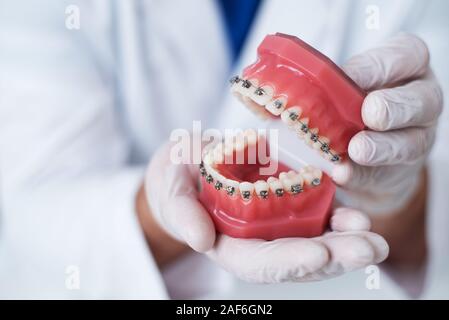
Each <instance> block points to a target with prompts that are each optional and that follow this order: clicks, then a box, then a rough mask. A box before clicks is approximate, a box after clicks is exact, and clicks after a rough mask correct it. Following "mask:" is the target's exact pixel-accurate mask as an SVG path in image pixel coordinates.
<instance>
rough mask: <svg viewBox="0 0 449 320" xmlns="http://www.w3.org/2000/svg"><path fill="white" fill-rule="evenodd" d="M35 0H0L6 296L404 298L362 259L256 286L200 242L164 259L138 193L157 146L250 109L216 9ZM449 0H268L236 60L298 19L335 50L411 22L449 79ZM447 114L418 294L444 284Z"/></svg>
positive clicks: (441, 290) (448, 292) (243, 120)
mask: <svg viewBox="0 0 449 320" xmlns="http://www.w3.org/2000/svg"><path fill="white" fill-rule="evenodd" d="M31 3H32V2H30V1H20V0H19V1H17V0H16V1H1V2H0V297H2V298H50V297H53V298H162V299H163V298H167V297H169V296H171V297H183V298H203V297H212V298H228V297H229V298H230V297H232V298H240V297H246V298H344V297H353V298H354V297H355V298H360V297H367V298H402V297H405V296H404V293H403V291H402V290H401V289H400V288H399V287H397V286H396V285H395V284H394V283H393V282H392V281H390V280H389V279H388V277H387V276H385V277H384V276H383V277H382V282H381V290H371V291H370V290H367V289H366V288H365V285H364V283H365V277H366V276H365V275H364V274H363V271H362V272H359V273H357V272H355V273H351V274H348V275H345V276H343V277H340V278H337V279H334V280H330V281H325V282H320V283H312V284H289V285H277V286H257V287H254V286H253V285H248V284H243V283H241V282H239V281H237V280H235V279H234V278H232V277H231V276H230V275H228V274H226V273H224V272H223V271H221V270H219V269H218V268H217V267H215V266H214V265H213V264H212V263H210V262H208V260H207V259H206V258H204V257H203V256H200V255H191V256H189V257H187V258H185V259H184V260H182V261H179V262H178V263H177V264H175V265H173V266H171V267H170V268H168V269H167V270H166V271H165V272H164V273H163V274H161V273H160V272H159V270H158V269H157V266H156V265H155V262H154V260H153V258H152V256H151V253H150V251H149V250H148V248H147V246H146V243H145V241H144V238H143V235H142V233H141V231H140V228H139V225H138V222H137V220H136V217H135V213H134V207H133V206H134V197H135V192H136V188H137V187H138V185H139V184H140V183H141V180H142V174H143V171H144V169H145V165H146V162H147V161H148V159H149V158H150V157H151V154H152V152H153V151H154V150H155V149H156V148H157V146H158V145H159V144H160V143H161V142H162V141H164V140H166V139H167V138H168V136H169V134H170V131H171V130H172V129H174V128H179V127H184V128H191V126H192V120H196V119H200V120H202V121H203V122H202V124H203V128H205V127H215V126H220V127H223V126H240V125H245V126H248V124H251V123H256V122H255V120H254V117H253V116H252V115H250V114H249V113H248V112H247V111H246V110H245V109H244V108H243V107H241V106H240V105H238V104H237V103H236V102H235V101H234V100H233V99H231V98H230V97H229V94H228V93H227V90H226V89H225V86H226V83H225V80H226V79H227V77H228V75H229V74H228V71H229V68H230V62H229V54H228V49H227V46H226V40H225V35H224V31H223V28H222V25H221V20H220V15H219V12H218V8H217V7H216V5H215V2H214V1H206V0H191V1H183V0H170V1H156V0H154V1H138V0H127V1H118V0H111V1H107V0H95V1H94V0H90V1H87V0H71V1H57V2H55V1H42V0H41V1H36V3H35V5H32V4H31ZM368 4H370V5H372V4H374V5H377V6H378V7H379V8H380V18H381V20H380V23H381V24H380V29H379V30H367V29H366V28H365V27H364V21H365V19H366V13H365V8H366V6H367V5H368ZM68 5H76V6H78V8H79V9H80V14H81V16H80V18H81V20H80V22H81V24H80V27H81V28H80V29H79V30H69V29H67V28H66V26H65V23H64V22H65V20H64V19H65V18H66V15H65V9H66V7H67V6H68ZM448 7H449V3H447V2H446V1H444V0H440V1H438V0H434V1H427V2H425V3H424V2H421V1H406V0H397V1H388V0H377V1H375V0H371V1H356V0H339V1H325V0H320V1H313V2H312V1H296V0H283V1H279V0H278V1H277V0H266V2H265V3H264V4H263V6H262V7H261V9H260V12H259V15H258V17H257V19H256V21H255V24H254V28H253V30H252V32H251V34H250V36H249V39H248V42H247V44H246V47H245V50H244V53H243V55H242V57H241V59H240V62H239V63H238V64H237V66H236V68H237V69H240V67H241V66H242V65H245V64H247V63H249V62H251V61H252V60H253V59H254V52H255V48H256V46H257V44H258V43H259V42H260V40H261V39H262V37H263V35H265V34H266V33H269V32H276V31H281V32H285V33H291V34H296V35H298V36H300V37H302V38H304V39H305V40H306V41H308V42H310V43H311V44H312V45H314V46H316V47H317V48H319V49H320V50H322V51H323V52H325V53H326V54H327V55H329V56H330V57H332V58H333V59H334V60H336V61H337V62H340V63H341V62H343V61H344V60H345V59H346V58H348V57H349V56H350V55H351V54H353V53H356V52H359V51H361V50H363V49H365V48H367V47H369V46H373V45H375V44H376V43H377V42H379V41H380V40H382V39H384V38H385V37H388V36H390V35H392V34H394V33H396V32H397V31H399V30H406V31H410V32H416V33H418V34H419V35H421V36H422V37H423V38H424V39H425V40H426V41H427V42H428V44H429V45H430V49H431V51H432V55H433V56H432V59H433V60H432V61H433V64H434V68H435V71H436V73H437V76H439V77H440V79H441V80H442V84H443V86H444V89H445V92H449V90H448V89H449V88H448V84H449V81H448V80H449V72H448V71H449V70H448V69H447V64H446V62H445V61H444V57H445V55H446V54H447V52H449V45H448V43H447V41H445V40H446V39H447V35H448V34H449V32H448V26H447V24H445V20H444V19H445V16H444V12H448V11H447V9H448ZM424 9H425V10H424ZM236 115H238V116H236ZM443 116H444V117H446V119H447V113H446V114H445V115H443ZM447 123H448V122H447V121H446V123H444V121H442V126H441V127H440V130H441V132H442V134H440V138H439V140H438V141H437V145H436V148H435V152H434V153H433V158H432V165H431V172H432V173H433V174H432V179H431V192H430V197H431V199H430V201H429V203H430V208H429V210H430V214H429V220H430V223H429V241H430V244H431V249H432V250H431V257H430V261H429V267H428V270H430V271H429V272H428V274H429V277H427V278H426V281H427V282H426V289H425V294H424V297H437V298H441V297H449V285H448V283H449V281H447V280H449V273H448V271H447V270H449V268H447V267H448V265H449V262H448V260H447V257H446V255H445V254H444V253H445V251H444V248H445V247H447V245H448V244H449V239H448V236H447V234H448V232H447V231H448V229H449V223H448V220H447V219H448V218H447V215H445V213H446V212H447V209H448V207H449V204H448V201H447V197H445V195H444V192H445V189H447V186H448V184H449V179H448V177H447V173H446V172H444V170H442V169H440V168H441V167H442V165H444V161H446V163H447V159H448V158H449V154H448V152H447V151H446V150H445V149H444V137H447V133H448V132H449V130H448V128H447V126H448V125H447ZM444 132H446V136H444ZM435 172H436V173H437V174H434V173H435ZM186 275H188V277H187V276H186ZM206 279H207V280H206ZM341 287H344V288H347V289H346V290H345V291H344V292H343V293H342V290H341V289H339V288H341Z"/></svg>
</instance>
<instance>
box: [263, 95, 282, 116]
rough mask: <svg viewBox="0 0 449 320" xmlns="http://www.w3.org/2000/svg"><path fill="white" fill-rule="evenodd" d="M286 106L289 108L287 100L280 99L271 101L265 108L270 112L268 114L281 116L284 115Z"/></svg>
mask: <svg viewBox="0 0 449 320" xmlns="http://www.w3.org/2000/svg"><path fill="white" fill-rule="evenodd" d="M286 106H287V98H285V97H279V98H276V99H273V100H272V101H270V102H269V103H268V104H267V105H266V106H265V109H266V110H268V112H270V113H271V114H272V115H275V116H279V115H280V114H281V113H282V111H284V109H285V107H286Z"/></svg>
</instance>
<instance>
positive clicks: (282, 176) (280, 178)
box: [279, 172, 288, 181]
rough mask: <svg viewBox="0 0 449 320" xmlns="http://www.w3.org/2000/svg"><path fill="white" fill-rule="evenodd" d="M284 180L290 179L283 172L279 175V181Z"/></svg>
mask: <svg viewBox="0 0 449 320" xmlns="http://www.w3.org/2000/svg"><path fill="white" fill-rule="evenodd" d="M284 178H288V177H287V172H281V173H279V180H281V181H282V179H284Z"/></svg>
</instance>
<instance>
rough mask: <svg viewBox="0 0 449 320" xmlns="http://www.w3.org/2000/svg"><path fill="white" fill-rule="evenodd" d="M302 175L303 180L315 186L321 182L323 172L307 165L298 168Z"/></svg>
mask: <svg viewBox="0 0 449 320" xmlns="http://www.w3.org/2000/svg"><path fill="white" fill-rule="evenodd" d="M299 172H300V173H301V175H302V177H303V178H304V181H305V182H306V184H307V185H309V186H317V185H319V184H320V183H321V178H322V176H323V172H322V171H321V170H320V169H318V168H315V167H312V166H307V167H304V168H301V169H300V170H299Z"/></svg>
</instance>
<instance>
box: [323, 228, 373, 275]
mask: <svg viewBox="0 0 449 320" xmlns="http://www.w3.org/2000/svg"><path fill="white" fill-rule="evenodd" d="M327 245H328V247H329V250H330V252H331V255H332V257H333V260H334V262H335V263H339V264H340V265H341V266H342V267H343V268H344V270H345V271H352V270H356V269H359V268H363V267H366V266H367V265H370V264H373V263H374V260H375V257H376V256H375V252H374V248H373V246H372V245H371V243H370V242H369V241H368V240H366V239H364V238H362V237H360V236H356V235H347V236H341V237H335V238H333V239H330V240H328V241H327Z"/></svg>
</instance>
